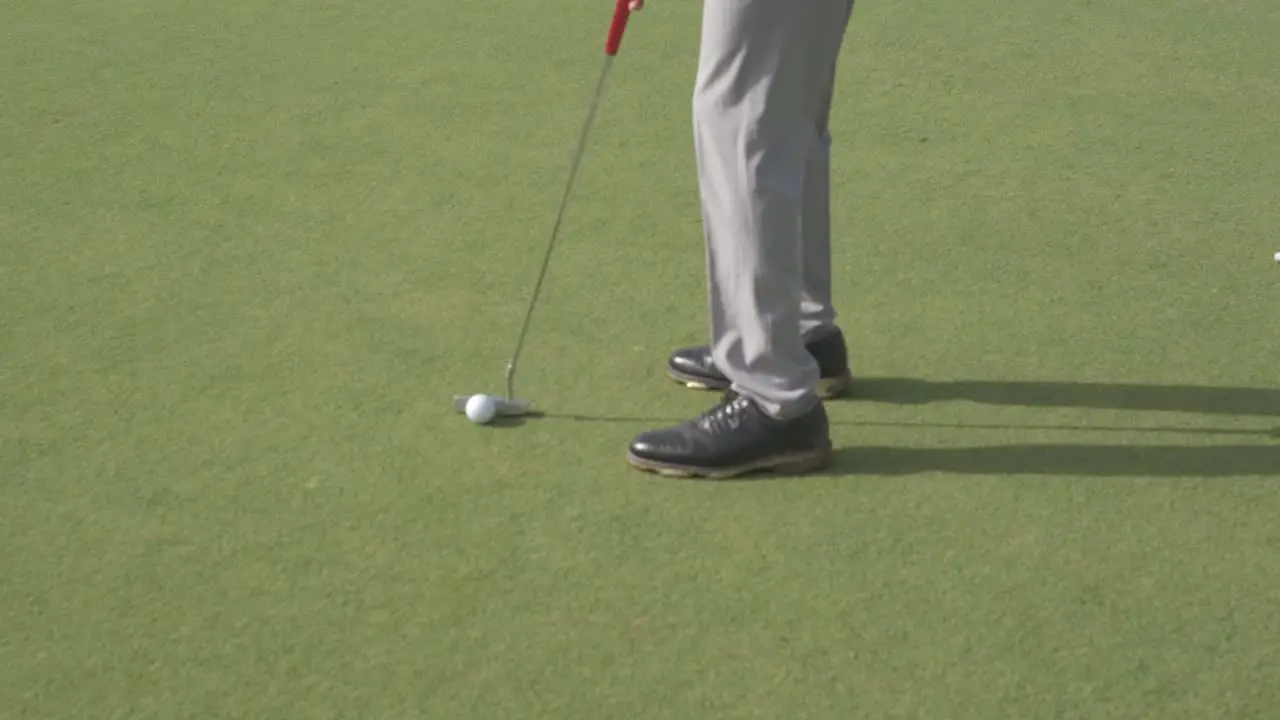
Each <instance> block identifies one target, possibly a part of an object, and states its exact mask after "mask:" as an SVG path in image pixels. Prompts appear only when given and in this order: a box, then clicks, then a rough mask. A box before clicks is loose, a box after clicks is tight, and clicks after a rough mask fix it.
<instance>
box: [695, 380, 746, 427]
mask: <svg viewBox="0 0 1280 720" xmlns="http://www.w3.org/2000/svg"><path fill="white" fill-rule="evenodd" d="M749 405H750V402H749V401H748V400H747V398H746V397H744V396H742V395H739V394H738V393H737V392H734V391H733V390H727V391H726V392H725V394H724V395H723V396H722V397H721V398H720V404H718V405H716V406H715V407H713V408H711V409H710V410H708V411H706V412H704V413H702V415H700V416H699V417H698V423H697V425H698V427H699V428H701V429H702V430H704V431H706V432H709V433H719V432H723V431H724V430H726V429H731V428H736V427H737V426H738V423H739V422H741V420H740V418H741V417H742V415H743V413H744V412H745V411H746V410H747V408H748V407H749Z"/></svg>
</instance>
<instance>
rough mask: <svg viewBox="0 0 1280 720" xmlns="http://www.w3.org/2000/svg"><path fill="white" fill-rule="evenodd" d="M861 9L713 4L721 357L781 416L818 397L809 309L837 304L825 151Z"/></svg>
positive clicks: (709, 226) (701, 74) (701, 93)
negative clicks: (808, 343)
mask: <svg viewBox="0 0 1280 720" xmlns="http://www.w3.org/2000/svg"><path fill="white" fill-rule="evenodd" d="M850 7H851V3H850V1H849V0H705V4H704V16H703V28H702V45H701V55H700V58H699V66H698V77H697V83H696V87H695V91H694V137H695V147H696V155H697V165H698V178H699V186H700V190H701V195H702V212H703V226H704V234H705V241H706V259H707V276H708V285H709V296H710V310H711V334H712V348H713V355H714V359H715V362H716V365H717V367H719V368H720V370H721V371H722V372H723V373H724V374H725V376H726V377H728V378H729V380H730V381H731V382H732V383H733V386H734V388H735V389H736V390H737V391H739V392H741V393H743V394H744V395H747V396H750V397H752V398H753V399H754V400H756V401H757V402H758V403H759V404H760V405H761V407H763V408H764V409H765V411H766V412H767V413H769V414H771V415H774V416H775V417H788V416H792V415H798V414H800V413H803V412H805V411H806V410H808V409H809V408H810V407H812V405H813V404H815V403H817V402H818V400H817V397H816V395H815V394H814V393H813V386H814V384H815V383H816V382H817V380H818V367H817V364H816V362H815V361H814V359H813V357H812V356H810V355H809V353H808V352H807V351H806V350H805V348H804V339H803V335H802V332H803V330H802V317H803V312H802V306H803V305H804V304H805V300H806V296H808V297H809V298H810V300H811V301H812V303H811V304H812V305H813V306H814V308H815V309H814V311H813V317H814V318H819V319H820V318H821V317H822V313H823V312H829V310H828V309H829V308H830V279H829V278H830V260H829V253H830V239H829V220H825V218H827V217H828V216H829V204H828V201H827V200H826V193H827V188H826V184H827V183H826V177H827V170H826V151H825V149H822V148H820V147H819V145H820V144H821V143H823V142H825V138H826V133H825V125H826V123H825V119H824V118H825V115H826V113H827V111H828V108H829V104H830V94H831V85H832V82H833V73H832V68H833V67H834V65H835V61H836V58H837V56H838V55H839V50H840V45H841V40H842V38H843V35H844V27H845V24H846V22H847V19H848V15H849V8H850ZM819 128H823V130H824V131H823V132H819ZM815 153H816V156H815ZM806 182H810V185H809V188H806ZM810 193H812V195H813V199H812V200H811V201H809V202H806V197H807V196H808V195H809V194H810ZM804 210H807V211H809V212H810V213H811V215H810V227H809V228H808V229H807V230H806V229H805V228H804V227H803V224H802V211H804ZM806 233H809V237H810V238H813V239H814V242H813V243H812V246H813V247H812V248H809V247H807V245H808V243H806V242H805V241H804V238H805V235H806ZM806 255H808V256H810V257H806ZM808 262H812V263H813V268H812V269H811V270H806V264H807V263H808ZM823 265H825V268H824V267H823ZM807 279H808V280H811V281H812V282H813V286H812V290H808V291H807V289H806V284H807V283H806V280H807Z"/></svg>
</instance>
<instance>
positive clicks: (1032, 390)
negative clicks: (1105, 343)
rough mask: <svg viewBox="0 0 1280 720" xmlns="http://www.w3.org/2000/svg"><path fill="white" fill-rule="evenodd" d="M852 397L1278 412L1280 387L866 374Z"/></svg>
mask: <svg viewBox="0 0 1280 720" xmlns="http://www.w3.org/2000/svg"><path fill="white" fill-rule="evenodd" d="M852 397H853V399H855V400H865V401H868V402H881V403H892V404H898V405H923V404H928V403H934V402H947V401H967V402H973V403H980V404H983V405H1012V406H1022V407H1061V408H1094V409H1101V410H1157V411H1166V412H1184V413H1200V414H1205V415H1254V416H1261V417H1280V389H1273V388H1244V387H1208V386H1196V385H1132V384H1121V383H1075V382H1055V381H1045V382H1031V381H1028V382H1004V381H988V380H954V381H944V382H935V381H931V380H921V379H917V378H890V377H885V378H862V379H860V380H858V381H856V382H855V384H854V390H853V393H852Z"/></svg>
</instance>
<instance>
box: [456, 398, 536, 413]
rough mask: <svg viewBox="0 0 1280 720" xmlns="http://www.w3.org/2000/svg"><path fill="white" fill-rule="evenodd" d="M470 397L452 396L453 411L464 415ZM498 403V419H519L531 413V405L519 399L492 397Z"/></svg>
mask: <svg viewBox="0 0 1280 720" xmlns="http://www.w3.org/2000/svg"><path fill="white" fill-rule="evenodd" d="M471 397H472V396H471V395H454V396H453V411H454V412H460V413H465V412H466V411H467V401H468V400H470V399H471ZM493 399H494V400H496V401H497V403H498V417H519V416H521V415H528V414H529V413H531V412H533V403H531V402H529V401H528V400H523V399H521V398H507V397H498V396H496V395H495V396H493Z"/></svg>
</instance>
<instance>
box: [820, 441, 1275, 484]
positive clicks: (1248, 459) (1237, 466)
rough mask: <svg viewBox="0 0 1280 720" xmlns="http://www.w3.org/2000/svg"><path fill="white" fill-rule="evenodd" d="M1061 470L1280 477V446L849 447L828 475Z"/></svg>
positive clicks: (1047, 472) (1065, 472)
mask: <svg viewBox="0 0 1280 720" xmlns="http://www.w3.org/2000/svg"><path fill="white" fill-rule="evenodd" d="M935 472H936V473H953V474H960V475H1058V476H1072V475H1074V476H1086V477H1165V478H1177V477H1182V478H1225V477H1244V476H1261V477H1280V445H1214V446H1203V447H1194V446H1182V445H998V446H988V447H963V448H907V447H856V446H855V447H847V448H839V449H837V450H836V453H835V459H834V461H833V462H832V464H831V467H830V468H828V469H827V470H825V471H823V472H821V473H820V474H822V475H826V476H857V475H891V476H892V475H916V474H920V473H935Z"/></svg>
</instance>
